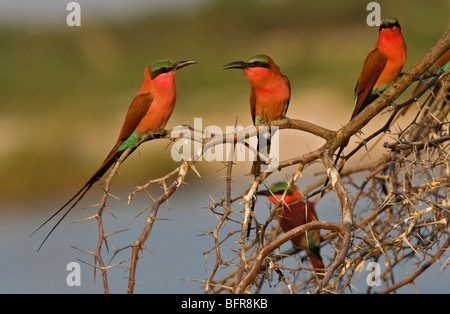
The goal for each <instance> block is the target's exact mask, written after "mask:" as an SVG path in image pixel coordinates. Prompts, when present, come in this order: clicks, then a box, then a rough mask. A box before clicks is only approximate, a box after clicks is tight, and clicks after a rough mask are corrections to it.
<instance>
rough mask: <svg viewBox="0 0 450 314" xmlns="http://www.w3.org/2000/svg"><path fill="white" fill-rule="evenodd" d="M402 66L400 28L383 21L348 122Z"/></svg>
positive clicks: (390, 19) (388, 19) (403, 52)
mask: <svg viewBox="0 0 450 314" xmlns="http://www.w3.org/2000/svg"><path fill="white" fill-rule="evenodd" d="M405 62H406V44H405V41H404V40H403V36H402V30H401V27H400V24H399V23H398V21H397V19H396V18H395V17H385V18H384V19H382V21H381V24H380V27H379V35H378V41H377V43H376V44H375V46H374V47H373V48H372V50H371V51H370V52H369V54H368V55H367V57H366V60H365V61H364V65H363V68H362V70H361V75H360V76H359V79H358V82H357V84H356V88H355V108H354V110H353V113H352V116H351V117H350V121H351V120H352V119H353V118H355V117H356V116H357V115H358V114H359V113H361V111H362V110H363V109H364V108H366V107H367V106H368V105H369V104H370V103H372V102H373V101H374V100H375V99H377V98H378V96H379V95H380V94H381V93H383V91H384V90H385V89H386V88H388V87H389V85H391V84H392V83H393V82H394V81H395V80H396V79H397V78H398V77H399V76H400V74H401V72H402V69H403V66H404V65H405ZM347 144H348V141H347V142H346V143H343V144H342V145H341V146H340V148H339V151H338V153H337V155H336V159H335V162H334V163H335V164H337V162H338V160H339V158H340V156H341V153H342V151H343V150H344V147H346V146H347ZM328 180H329V179H328V178H327V180H326V182H325V186H327V184H328ZM322 195H323V192H322Z"/></svg>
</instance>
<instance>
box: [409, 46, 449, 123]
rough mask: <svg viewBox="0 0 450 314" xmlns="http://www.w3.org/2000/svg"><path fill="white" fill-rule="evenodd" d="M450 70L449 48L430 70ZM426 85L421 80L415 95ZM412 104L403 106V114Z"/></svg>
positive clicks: (414, 92)
mask: <svg viewBox="0 0 450 314" xmlns="http://www.w3.org/2000/svg"><path fill="white" fill-rule="evenodd" d="M448 70H450V49H449V50H447V51H446V52H445V53H444V54H443V55H442V56H440V57H439V59H437V60H436V62H435V63H434V64H433V65H432V66H431V68H430V69H429V71H431V72H432V73H438V72H439V71H448ZM424 87H425V82H422V81H421V82H420V83H419V84H417V87H416V88H415V89H414V91H413V95H414V96H415V95H417V94H418V93H419V92H420V91H421V90H422V89H423V88H424ZM411 105H412V104H410V105H408V106H406V107H404V108H402V110H401V111H400V114H401V115H404V114H406V112H407V111H408V109H409V108H410V107H411Z"/></svg>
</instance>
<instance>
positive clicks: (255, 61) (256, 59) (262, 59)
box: [245, 54, 270, 69]
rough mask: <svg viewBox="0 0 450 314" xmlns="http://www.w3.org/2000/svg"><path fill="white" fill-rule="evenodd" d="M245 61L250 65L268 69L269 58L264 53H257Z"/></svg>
mask: <svg viewBox="0 0 450 314" xmlns="http://www.w3.org/2000/svg"><path fill="white" fill-rule="evenodd" d="M245 63H246V64H247V65H248V66H250V67H261V68H268V69H270V63H269V59H268V58H267V56H266V55H263V54H259V55H256V56H253V57H250V58H248V59H247V60H245Z"/></svg>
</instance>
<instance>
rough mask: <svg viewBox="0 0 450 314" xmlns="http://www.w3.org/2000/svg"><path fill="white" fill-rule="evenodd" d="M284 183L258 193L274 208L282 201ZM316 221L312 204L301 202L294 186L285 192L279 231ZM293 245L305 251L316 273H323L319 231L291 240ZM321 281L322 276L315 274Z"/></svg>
mask: <svg viewBox="0 0 450 314" xmlns="http://www.w3.org/2000/svg"><path fill="white" fill-rule="evenodd" d="M287 186H288V185H287V183H286V182H277V183H274V184H272V185H271V186H270V188H269V190H268V191H267V190H265V191H259V192H258V194H260V195H267V196H268V198H269V201H270V202H272V203H273V204H274V205H275V206H277V205H278V203H279V202H280V200H281V199H282V196H283V193H284V191H285V190H286V189H287ZM315 220H317V214H316V211H315V209H314V204H313V203H311V202H310V201H307V202H306V204H305V201H304V200H303V196H302V194H301V193H300V192H299V191H298V188H297V187H296V186H294V187H291V188H290V189H289V190H288V191H287V192H286V197H285V199H284V203H283V211H282V213H281V215H280V216H279V217H278V221H279V223H280V226H281V229H283V231H284V232H288V231H289V230H291V229H294V228H296V227H298V226H301V225H304V224H306V223H308V222H312V221H315ZM291 242H292V243H293V245H294V246H295V247H297V248H300V249H302V250H305V251H306V253H307V254H308V257H309V259H310V261H311V264H312V266H313V267H314V268H315V269H316V271H320V272H323V270H324V268H325V267H324V264H323V261H322V257H321V256H320V230H319V229H315V230H310V231H307V232H306V233H303V234H301V235H299V236H296V237H294V238H292V239H291ZM317 276H318V277H319V278H320V279H322V278H323V274H317Z"/></svg>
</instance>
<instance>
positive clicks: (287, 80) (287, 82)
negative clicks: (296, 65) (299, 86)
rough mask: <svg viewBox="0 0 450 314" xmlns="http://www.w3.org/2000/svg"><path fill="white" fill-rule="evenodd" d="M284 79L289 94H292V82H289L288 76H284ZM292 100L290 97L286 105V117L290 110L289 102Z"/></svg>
mask: <svg viewBox="0 0 450 314" xmlns="http://www.w3.org/2000/svg"><path fill="white" fill-rule="evenodd" d="M283 79H284V81H285V82H286V84H287V85H288V87H289V94H290V93H291V82H290V81H289V78H288V77H287V76H286V75H283ZM290 100H291V98H290V97H289V99H288V101H287V103H286V108H285V109H284V115H286V113H287V111H288V108H289V102H290Z"/></svg>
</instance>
